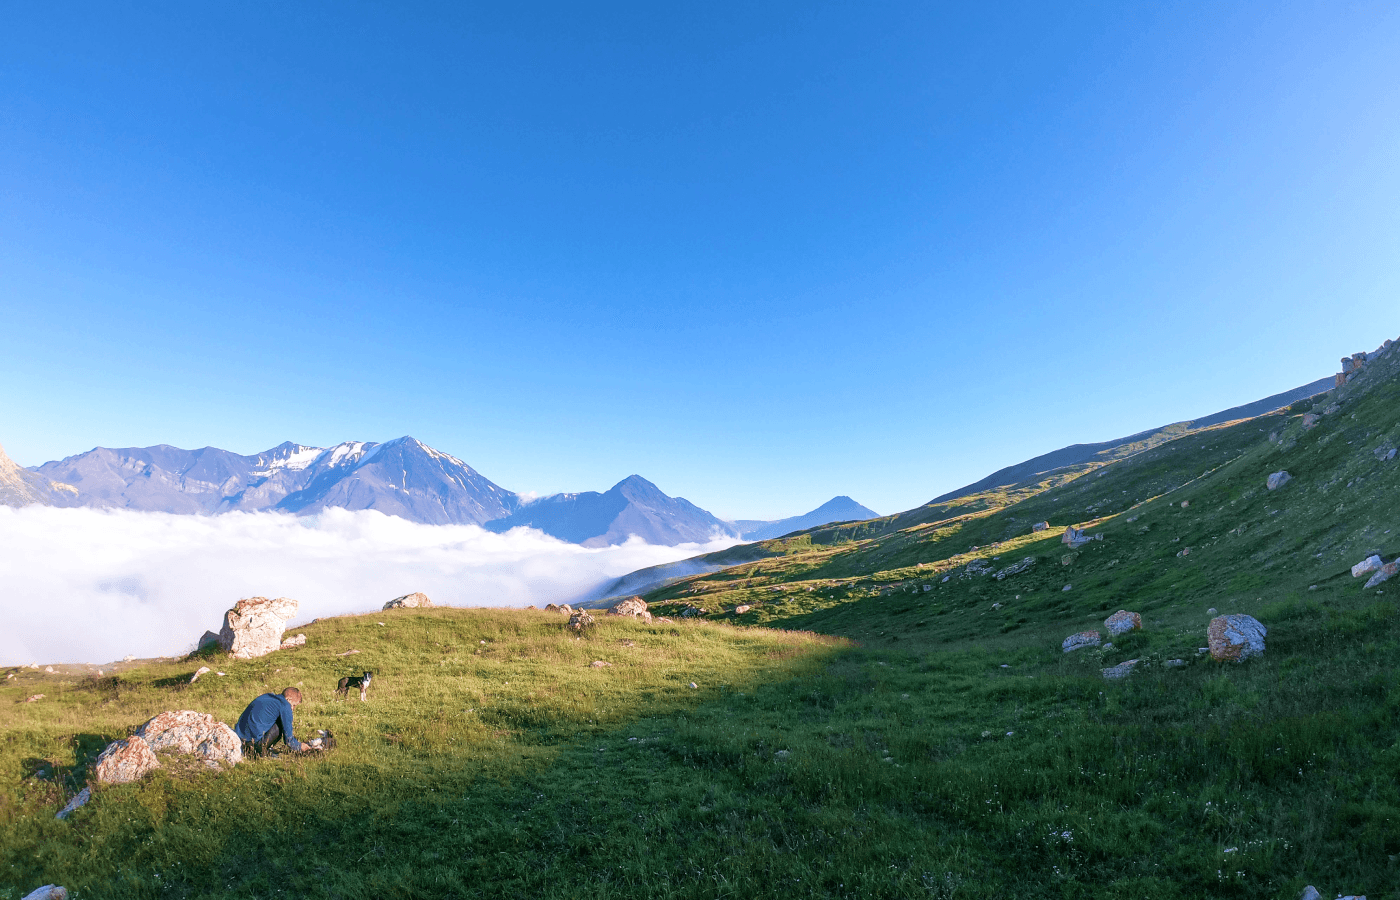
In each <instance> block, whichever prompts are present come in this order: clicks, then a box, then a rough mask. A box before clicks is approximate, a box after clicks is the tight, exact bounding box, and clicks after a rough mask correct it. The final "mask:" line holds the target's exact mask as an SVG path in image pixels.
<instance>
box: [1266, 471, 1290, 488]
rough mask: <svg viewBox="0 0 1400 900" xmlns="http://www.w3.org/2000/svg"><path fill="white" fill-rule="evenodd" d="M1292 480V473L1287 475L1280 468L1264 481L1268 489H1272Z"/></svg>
mask: <svg viewBox="0 0 1400 900" xmlns="http://www.w3.org/2000/svg"><path fill="white" fill-rule="evenodd" d="M1292 480H1293V476H1292V475H1289V474H1288V473H1287V472H1285V471H1283V470H1282V469H1280V470H1279V471H1277V472H1275V473H1273V474H1272V475H1270V476H1269V480H1268V481H1267V482H1266V484H1267V486H1268V488H1269V490H1271V491H1273V490H1278V489H1279V488H1281V487H1283V486H1284V485H1285V484H1288V482H1290V481H1292Z"/></svg>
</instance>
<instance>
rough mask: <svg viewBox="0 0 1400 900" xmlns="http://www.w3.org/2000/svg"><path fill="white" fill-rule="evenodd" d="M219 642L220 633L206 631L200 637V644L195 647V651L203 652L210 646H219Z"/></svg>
mask: <svg viewBox="0 0 1400 900" xmlns="http://www.w3.org/2000/svg"><path fill="white" fill-rule="evenodd" d="M218 642H219V633H218V632H217V631H206V632H204V633H203V634H201V635H200V636H199V643H198V644H196V645H195V649H197V650H203V649H204V648H205V647H208V646H209V645H210V644H217V643H218Z"/></svg>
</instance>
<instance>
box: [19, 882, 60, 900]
mask: <svg viewBox="0 0 1400 900" xmlns="http://www.w3.org/2000/svg"><path fill="white" fill-rule="evenodd" d="M24 900H68V889H67V888H65V887H64V886H63V885H61V884H46V885H44V886H43V887H41V888H38V889H37V890H33V891H30V892H29V893H27V894H25V895H24Z"/></svg>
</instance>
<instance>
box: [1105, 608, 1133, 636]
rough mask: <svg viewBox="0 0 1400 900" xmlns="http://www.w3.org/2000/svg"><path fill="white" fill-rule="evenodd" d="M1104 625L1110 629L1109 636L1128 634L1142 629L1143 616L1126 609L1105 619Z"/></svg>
mask: <svg viewBox="0 0 1400 900" xmlns="http://www.w3.org/2000/svg"><path fill="white" fill-rule="evenodd" d="M1103 625H1104V627H1105V628H1107V629H1108V633H1109V634H1126V633H1127V632H1129V631H1132V630H1133V629H1135V628H1141V627H1142V616H1141V615H1139V614H1138V613H1135V612H1128V611H1127V610H1126V609H1120V610H1118V612H1116V613H1114V614H1113V615H1111V616H1109V617H1108V618H1107V619H1104V620H1103Z"/></svg>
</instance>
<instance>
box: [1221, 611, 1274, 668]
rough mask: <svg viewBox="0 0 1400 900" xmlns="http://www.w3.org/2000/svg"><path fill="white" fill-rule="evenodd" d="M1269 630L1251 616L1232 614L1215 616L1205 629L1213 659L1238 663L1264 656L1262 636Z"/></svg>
mask: <svg viewBox="0 0 1400 900" xmlns="http://www.w3.org/2000/svg"><path fill="white" fill-rule="evenodd" d="M1268 633H1269V630H1268V629H1267V628H1265V627H1264V625H1263V623H1262V622H1260V621H1259V620H1258V619H1256V618H1254V617H1253V616H1246V615H1244V614H1242V613H1234V614H1232V615H1228V616H1216V617H1215V618H1214V619H1211V620H1210V626H1209V627H1208V628H1207V629H1206V638H1207V643H1208V644H1209V645H1210V655H1211V658H1213V659H1219V660H1235V661H1236V662H1240V661H1243V660H1246V659H1249V658H1250V657H1254V656H1262V655H1263V654H1264V636H1265V635H1266V634H1268Z"/></svg>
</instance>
